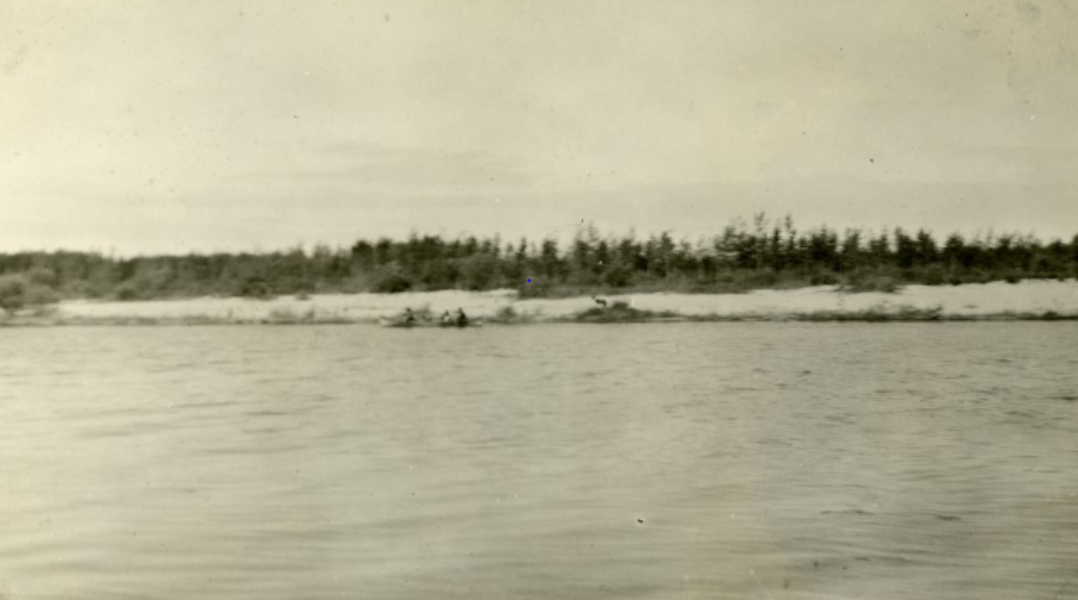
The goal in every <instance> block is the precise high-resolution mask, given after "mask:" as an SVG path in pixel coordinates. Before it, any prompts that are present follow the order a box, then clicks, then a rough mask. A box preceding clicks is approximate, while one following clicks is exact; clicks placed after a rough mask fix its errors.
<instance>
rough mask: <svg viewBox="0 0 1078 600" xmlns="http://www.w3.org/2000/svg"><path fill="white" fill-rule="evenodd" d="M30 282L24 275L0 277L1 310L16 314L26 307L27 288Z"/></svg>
mask: <svg viewBox="0 0 1078 600" xmlns="http://www.w3.org/2000/svg"><path fill="white" fill-rule="evenodd" d="M28 287H30V284H29V282H28V281H27V279H26V277H25V276H23V275H5V276H3V277H0V308H2V309H4V310H5V311H7V312H8V313H14V312H15V311H17V310H19V309H20V308H22V307H23V306H26V288H28Z"/></svg>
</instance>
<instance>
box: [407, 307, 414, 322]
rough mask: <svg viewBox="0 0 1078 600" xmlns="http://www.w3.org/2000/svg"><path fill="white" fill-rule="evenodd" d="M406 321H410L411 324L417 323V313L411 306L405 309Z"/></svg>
mask: <svg viewBox="0 0 1078 600" xmlns="http://www.w3.org/2000/svg"><path fill="white" fill-rule="evenodd" d="M404 322H405V323H408V324H409V325H411V324H412V323H415V314H414V313H412V309H410V308H405V309H404Z"/></svg>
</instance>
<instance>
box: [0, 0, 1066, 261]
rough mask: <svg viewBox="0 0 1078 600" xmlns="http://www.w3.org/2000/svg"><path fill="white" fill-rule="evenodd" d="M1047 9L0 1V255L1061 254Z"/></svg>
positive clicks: (633, 1)
mask: <svg viewBox="0 0 1078 600" xmlns="http://www.w3.org/2000/svg"><path fill="white" fill-rule="evenodd" d="M1075 132H1078V4H1076V3H1074V2H1073V1H1072V0H1005V1H1003V0H976V1H973V0H969V1H966V0H951V1H937V0H880V1H878V2H862V1H858V0H812V1H811V2H810V1H807V0H723V1H715V0H704V1H692V0H647V1H640V0H616V1H615V0H572V1H561V0H543V1H528V2H524V1H516V0H475V1H471V0H457V1H453V0H429V1H426V0H395V1H392V2H382V1H377V0H366V1H340V2H334V1H328V0H304V1H303V2H300V1H292V2H280V1H274V0H257V1H249V2H248V1H241V0H185V1H184V2H171V1H168V2H166V1H157V2H146V1H141V0H140V1H134V0H131V1H128V0H95V1H94V2H76V1H73V0H70V1H69V0H64V1H59V0H32V1H31V0H26V1H19V0H0V252H10V251H18V250H56V249H70V250H94V251H101V252H113V253H117V254H121V255H134V254H152V253H163V252H164V253H186V252H191V251H195V252H211V251H251V250H255V251H259V250H262V251H269V250H278V249H285V248H292V247H295V246H297V245H300V244H302V245H304V246H305V247H311V246H313V245H315V244H328V245H330V246H344V247H346V246H348V245H350V244H351V243H353V242H354V241H355V240H356V239H358V238H361V237H362V238H368V239H369V238H375V237H380V236H389V237H395V238H401V237H404V236H407V235H408V234H409V233H410V232H413V231H414V232H417V233H420V234H427V233H430V234H440V235H443V236H447V237H456V236H458V235H468V234H473V235H484V236H485V235H493V234H499V235H501V236H502V237H503V239H507V240H513V239H516V238H518V237H520V236H528V237H529V238H533V239H535V238H539V237H543V236H547V235H553V236H556V237H560V238H565V237H567V236H570V235H571V234H572V233H573V231H575V229H576V228H577V227H578V226H579V225H580V223H582V222H589V223H594V224H595V225H596V226H597V227H598V228H599V229H600V230H601V231H604V232H610V233H617V234H620V233H624V232H628V231H630V230H633V231H635V232H637V233H638V234H649V233H654V232H658V231H663V230H670V231H672V232H673V233H674V234H675V237H683V236H684V237H687V238H689V239H695V238H697V237H699V236H708V235H712V234H715V233H718V232H720V231H721V230H722V228H723V227H724V226H726V225H727V224H728V223H730V221H731V220H732V219H735V218H742V219H746V220H751V218H752V215H753V214H754V213H757V212H764V213H766V214H768V215H770V216H773V217H782V216H784V215H786V214H790V215H792V217H793V218H794V220H795V222H796V223H797V224H798V225H799V226H800V227H801V228H802V229H805V228H809V227H815V226H818V225H828V226H830V227H835V228H838V229H843V228H846V227H859V228H863V229H866V230H879V229H881V228H884V227H887V228H892V227H905V228H908V229H917V228H926V229H928V230H930V231H933V232H935V233H937V234H939V235H944V234H947V233H950V232H960V233H963V234H965V235H975V234H977V233H985V232H988V231H996V232H1001V231H1007V232H1010V231H1016V232H1022V233H1032V234H1034V235H1036V236H1038V237H1040V238H1042V239H1045V240H1047V239H1051V238H1055V237H1063V238H1065V239H1069V238H1070V237H1071V236H1073V235H1074V234H1075V233H1078V135H1075Z"/></svg>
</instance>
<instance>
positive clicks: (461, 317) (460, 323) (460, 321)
mask: <svg viewBox="0 0 1078 600" xmlns="http://www.w3.org/2000/svg"><path fill="white" fill-rule="evenodd" d="M467 326H468V315H466V314H464V309H463V308H458V309H457V327H467Z"/></svg>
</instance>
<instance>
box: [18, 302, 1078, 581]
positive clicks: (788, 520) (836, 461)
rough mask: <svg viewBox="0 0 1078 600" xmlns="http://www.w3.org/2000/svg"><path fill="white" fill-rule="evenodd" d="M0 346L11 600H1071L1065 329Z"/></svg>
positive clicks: (587, 331)
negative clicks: (114, 599) (620, 599)
mask: <svg viewBox="0 0 1078 600" xmlns="http://www.w3.org/2000/svg"><path fill="white" fill-rule="evenodd" d="M0 336H2V337H3V339H4V344H3V346H2V348H0V382H2V383H0V423H2V427H3V430H2V431H3V435H2V436H0V494H2V496H0V497H2V498H3V501H2V503H0V590H3V593H5V594H7V595H8V596H9V597H10V598H11V599H24V598H25V599H39V598H41V599H45V598H48V599H53V598H78V599H82V598H86V599H96V598H169V599H172V598H199V599H218V598H219V599H236V598H252V599H255V598H257V599H259V600H267V599H281V600H285V599H287V600H293V599H296V598H379V599H387V598H388V599H393V598H400V599H414V598H461V599H465V598H467V599H472V598H492V599H494V598H498V599H501V598H531V599H546V598H549V599H554V598H557V599H563V598H645V599H660V598H770V599H779V598H924V599H932V600H935V599H938V598H949V599H971V600H972V599H977V600H982V599H986V598H1000V599H1004V598H1005V599H1014V598H1046V599H1047V598H1078V544H1075V543H1074V540H1075V539H1078V496H1076V495H1075V494H1076V493H1078V479H1075V477H1074V474H1075V472H1076V471H1078V436H1076V434H1078V414H1076V412H1078V402H1075V397H1076V393H1078V375H1076V373H1078V327H1076V326H1075V325H1074V324H1069V323H1068V324H1062V325H1061V324H1044V323H1006V324H998V323H997V324H945V325H941V324H937V325H882V326H881V325H851V324H846V325H833V324H832V325H822V324H821V325H806V324H712V325H690V324H681V325H640V326H573V325H564V326H554V325H552V326H537V327H506V328H497V327H488V328H485V329H479V330H460V331H458V330H451V331H441V330H386V329H379V328H375V327H363V326H353V327H329V326H327V327H276V328H272V327H266V328H260V327H246V328H241V327H204V328H164V327H159V328H88V329H79V328H59V329H35V330H13V329H7V330H0Z"/></svg>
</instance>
